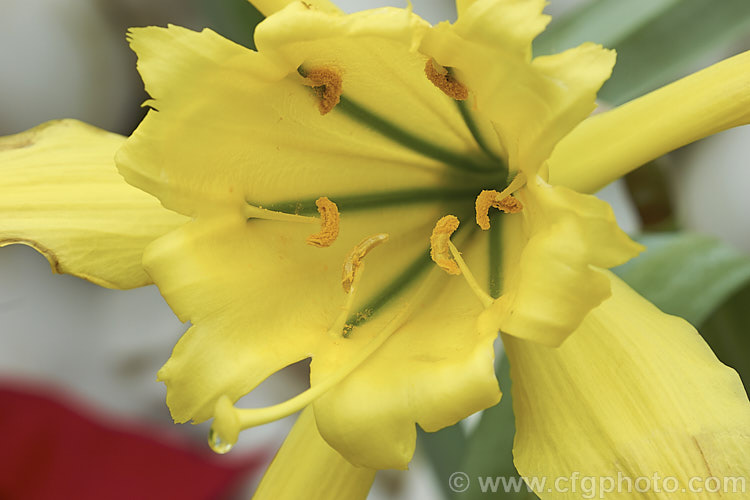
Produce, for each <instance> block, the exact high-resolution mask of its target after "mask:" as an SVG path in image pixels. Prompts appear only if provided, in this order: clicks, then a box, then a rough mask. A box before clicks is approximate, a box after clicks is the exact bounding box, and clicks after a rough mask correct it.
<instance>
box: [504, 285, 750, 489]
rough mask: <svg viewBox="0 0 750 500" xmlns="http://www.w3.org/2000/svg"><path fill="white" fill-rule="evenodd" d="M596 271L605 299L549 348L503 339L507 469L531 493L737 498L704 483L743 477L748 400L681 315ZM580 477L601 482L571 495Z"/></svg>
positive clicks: (747, 464) (748, 456)
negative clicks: (529, 482) (541, 481)
mask: <svg viewBox="0 0 750 500" xmlns="http://www.w3.org/2000/svg"><path fill="white" fill-rule="evenodd" d="M607 274H608V276H609V279H610V281H611V287H612V297H611V298H610V299H608V300H606V301H605V302H603V303H602V304H601V306H599V307H598V308H596V309H594V310H593V311H592V312H591V313H590V314H589V315H588V316H587V317H586V319H585V320H584V322H583V323H582V324H581V326H580V328H578V330H576V331H575V332H574V333H573V334H572V335H571V336H570V338H569V339H568V340H567V341H566V342H565V343H564V344H563V345H562V346H561V347H558V348H549V347H544V346H540V345H538V344H535V343H531V342H525V341H523V340H519V339H514V338H512V337H509V336H505V337H504V343H505V346H506V351H507V354H508V358H509V359H510V363H511V376H512V378H513V405H514V406H513V409H514V412H515V415H516V427H517V434H516V440H515V444H514V455H515V463H516V466H517V468H518V470H519V472H520V473H521V475H522V476H543V477H546V479H547V485H546V488H544V489H542V490H541V491H537V494H539V495H540V497H541V498H542V499H543V500H547V499H571V500H572V499H574V498H575V499H580V498H608V499H613V500H616V499H633V498H643V499H646V498H649V499H670V500H672V499H686V500H687V499H704V498H706V499H707V498H719V497H721V498H725V496H724V495H723V494H722V493H725V494H727V496H726V497H727V498H735V497H736V498H744V497H745V496H746V493H744V494H742V493H735V494H734V495H731V494H729V493H731V491H728V492H723V491H721V490H720V491H718V492H714V493H710V492H709V491H708V490H709V489H714V487H715V484H714V480H711V482H710V483H705V484H704V481H705V480H707V479H708V478H712V477H715V478H718V480H719V481H722V483H721V484H722V488H723V481H724V479H725V478H729V479H730V480H731V478H740V479H742V478H743V477H744V481H747V479H748V477H750V476H749V475H750V404H748V399H747V396H746V395H745V391H744V389H743V386H742V382H741V381H740V379H739V377H738V376H737V373H736V372H735V371H734V370H732V369H730V368H728V367H726V366H724V365H723V364H721V362H719V361H718V360H717V359H716V357H715V356H714V354H713V353H712V352H711V350H710V349H709V347H708V346H707V345H706V343H705V342H704V340H703V339H702V338H701V337H700V335H698V334H697V332H696V331H695V329H694V328H693V327H692V326H691V325H690V324H688V323H687V322H686V321H685V320H683V319H681V318H677V317H674V316H669V315H667V314H664V313H662V312H661V311H659V310H658V309H657V308H656V307H654V306H653V305H652V304H650V303H649V302H648V301H646V300H645V299H643V298H642V297H640V296H639V295H638V294H637V293H635V292H634V291H633V290H631V289H630V288H629V287H628V286H627V285H626V284H624V283H623V282H622V281H620V280H619V279H618V278H616V277H615V276H614V275H612V274H611V273H607ZM618 474H619V475H621V476H618ZM655 474H656V475H657V476H658V477H659V478H661V479H658V480H655V479H654V477H655V476H654V475H655ZM576 477H577V481H578V482H577V486H578V488H577V490H573V489H572V486H573V481H574V480H576ZM583 477H592V478H594V481H595V484H594V485H593V487H594V488H600V487H601V488H603V489H602V490H598V491H597V490H594V495H593V496H583V497H582V490H581V488H582V483H581V480H582V478H583ZM619 477H624V478H627V479H623V480H622V481H620V482H619V484H620V486H618V478H619ZM666 477H671V478H674V480H671V479H670V480H668V481H667V482H664V479H665V478H666ZM557 478H563V480H564V481H566V482H564V483H561V482H559V481H558V482H557V483H554V481H556V479H557ZM638 478H643V479H640V480H639V481H638V483H636V484H633V483H634V482H635V481H636V480H637V479H638ZM646 478H648V479H646ZM691 478H698V480H695V481H693V484H692V485H691V484H690V480H691ZM628 480H629V481H630V489H628V484H627V481H628ZM602 481H603V482H602ZM646 481H651V483H650V484H651V486H650V487H649V486H648V485H647V486H646V491H643V489H644V484H647V483H646ZM654 481H661V482H659V483H656V482H654ZM673 481H674V482H673ZM560 485H562V486H565V487H566V488H567V490H566V491H562V488H559V489H558V491H554V490H555V486H558V487H559V486H560ZM600 485H601V486H600ZM691 486H701V487H703V486H705V488H704V490H703V491H691V490H690V488H691ZM637 487H640V488H641V490H640V491H639V490H636V489H635V488H637ZM665 487H667V488H669V490H671V491H669V490H666V489H665ZM673 487H675V489H672V488H673ZM730 487H731V485H730ZM745 487H747V485H745ZM682 488H685V489H684V490H683V489H682ZM589 493H590V492H589ZM600 495H601V496H600Z"/></svg>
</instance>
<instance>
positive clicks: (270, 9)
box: [249, 0, 341, 16]
mask: <svg viewBox="0 0 750 500" xmlns="http://www.w3.org/2000/svg"><path fill="white" fill-rule="evenodd" d="M249 2H250V3H251V4H253V5H254V6H255V8H256V9H258V10H259V11H260V12H261V13H262V14H263V15H264V16H270V15H271V14H273V13H275V12H278V11H280V10H281V9H283V8H284V7H286V6H287V5H289V4H291V3H302V2H304V3H305V4H307V6H308V8H311V9H318V10H322V11H327V12H341V10H340V9H339V8H338V7H337V6H336V4H334V3H333V2H330V1H329V0H249Z"/></svg>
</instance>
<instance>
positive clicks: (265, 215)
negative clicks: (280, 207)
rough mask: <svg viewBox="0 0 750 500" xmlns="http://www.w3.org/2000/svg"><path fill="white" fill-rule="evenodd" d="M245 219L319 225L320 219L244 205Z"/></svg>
mask: <svg viewBox="0 0 750 500" xmlns="http://www.w3.org/2000/svg"><path fill="white" fill-rule="evenodd" d="M243 211H244V213H245V217H246V218H247V219H262V220H275V221H280V222H303V223H305V224H319V223H320V219H318V218H317V217H308V216H306V215H297V214H288V213H286V212H276V211H274V210H267V209H265V208H263V207H256V206H255V205H246V206H245V208H244V210H243Z"/></svg>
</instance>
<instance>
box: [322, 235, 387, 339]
mask: <svg viewBox="0 0 750 500" xmlns="http://www.w3.org/2000/svg"><path fill="white" fill-rule="evenodd" d="M388 238H389V236H388V234H386V233H380V234H376V235H374V236H369V237H367V238H365V239H364V240H362V241H360V242H359V244H358V245H357V246H355V247H354V248H352V250H351V252H349V255H347V256H346V260H345V261H344V268H343V273H342V277H341V286H342V287H343V288H344V292H345V293H346V303H345V304H344V307H343V308H342V309H341V313H340V314H339V315H338V317H337V318H336V321H334V322H333V325H331V328H329V329H328V333H329V334H330V335H332V336H334V337H341V336H342V335H343V336H344V337H346V336H347V335H346V333H345V329H346V320H347V319H348V318H349V314H350V313H351V311H352V307H353V306H354V294H355V292H356V290H357V284H358V283H359V280H360V279H361V277H362V270H363V269H364V267H365V263H364V258H365V255H367V254H368V253H369V252H370V250H372V249H373V248H375V247H376V246H378V245H380V244H382V243H385V242H386V241H388Z"/></svg>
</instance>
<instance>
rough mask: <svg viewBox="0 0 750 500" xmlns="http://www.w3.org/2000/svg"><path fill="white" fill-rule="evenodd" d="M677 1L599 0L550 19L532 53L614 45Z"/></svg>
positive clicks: (677, 1)
mask: <svg viewBox="0 0 750 500" xmlns="http://www.w3.org/2000/svg"><path fill="white" fill-rule="evenodd" d="M677 3H679V0H627V1H623V0H599V1H593V2H588V3H585V4H583V5H581V6H580V7H578V8H576V9H573V10H572V11H570V12H568V13H567V14H566V15H563V16H561V17H559V18H554V19H552V23H551V24H550V26H549V27H548V28H547V29H546V30H545V31H544V32H543V33H542V34H541V35H539V37H537V39H536V40H534V55H545V54H556V53H558V52H562V51H563V50H566V49H570V48H572V47H576V46H578V45H580V44H582V43H583V42H596V43H600V44H602V45H604V46H605V47H614V46H615V45H617V44H618V43H620V42H621V41H622V40H624V39H626V38H627V37H628V36H630V35H631V34H633V33H634V32H636V31H637V30H638V29H639V28H641V27H642V26H643V25H645V24H647V23H648V22H649V21H652V20H653V19H655V18H657V17H658V16H660V15H662V14H663V13H664V12H665V11H666V10H668V9H669V8H670V7H672V6H674V5H675V4H677Z"/></svg>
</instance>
